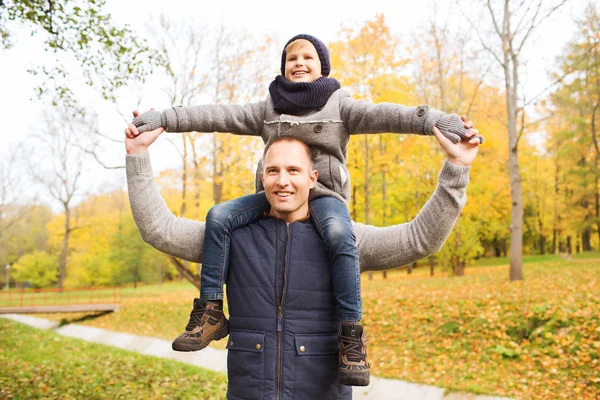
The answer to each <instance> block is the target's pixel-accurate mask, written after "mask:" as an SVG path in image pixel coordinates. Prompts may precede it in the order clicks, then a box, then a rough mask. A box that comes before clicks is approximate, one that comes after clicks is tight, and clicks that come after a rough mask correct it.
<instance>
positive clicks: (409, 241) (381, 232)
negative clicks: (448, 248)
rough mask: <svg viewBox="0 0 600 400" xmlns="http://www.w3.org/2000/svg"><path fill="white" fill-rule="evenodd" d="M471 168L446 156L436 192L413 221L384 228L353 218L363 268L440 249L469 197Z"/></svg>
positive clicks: (377, 267) (384, 266) (389, 266)
mask: <svg viewBox="0 0 600 400" xmlns="http://www.w3.org/2000/svg"><path fill="white" fill-rule="evenodd" d="M470 169H471V167H460V166H457V165H454V164H452V163H450V162H449V161H448V160H446V161H445V162H444V166H443V168H442V170H441V172H440V174H439V175H438V186H437V188H436V189H435V191H434V193H433V195H432V196H431V197H430V198H429V200H428V201H427V203H425V205H424V206H423V208H422V209H421V211H420V212H419V214H417V216H416V217H415V218H414V219H413V220H412V221H410V222H407V223H403V224H399V225H394V226H389V227H385V228H380V227H375V226H370V225H364V224H360V223H354V222H353V224H354V233H355V235H356V244H357V248H358V258H359V263H360V268H361V271H378V270H387V269H393V268H399V267H401V266H403V265H407V264H410V263H413V262H415V261H417V260H420V259H422V258H424V257H427V256H430V255H432V254H434V253H436V252H437V251H439V250H440V249H441V248H442V245H443V244H444V242H445V241H446V239H447V238H448V236H449V235H450V232H451V231H452V228H453V227H454V224H455V223H456V220H457V219H458V217H459V216H460V213H461V211H462V209H463V207H464V205H465V203H466V201H467V193H466V192H467V184H468V182H469V171H470Z"/></svg>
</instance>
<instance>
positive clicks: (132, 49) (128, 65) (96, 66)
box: [0, 0, 163, 111]
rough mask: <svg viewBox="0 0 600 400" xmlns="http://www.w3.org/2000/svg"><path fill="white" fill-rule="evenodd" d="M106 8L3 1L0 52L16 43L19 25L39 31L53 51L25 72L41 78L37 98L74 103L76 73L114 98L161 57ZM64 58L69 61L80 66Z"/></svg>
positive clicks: (84, 0)
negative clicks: (45, 61)
mask: <svg viewBox="0 0 600 400" xmlns="http://www.w3.org/2000/svg"><path fill="white" fill-rule="evenodd" d="M105 8H106V1H105V0H69V1H67V0H29V1H24V0H2V1H0V51H1V50H2V49H7V48H10V47H11V46H13V45H14V44H15V38H14V36H13V34H12V31H13V30H14V28H16V27H17V26H18V25H21V26H24V27H26V28H27V29H28V30H29V31H30V32H31V34H32V35H38V36H41V37H42V38H43V40H44V43H45V45H46V51H47V52H49V53H51V54H52V55H53V56H54V64H52V65H48V64H42V65H34V66H33V67H32V69H31V71H30V72H31V73H32V74H33V75H40V76H42V77H43V81H42V83H41V85H40V86H38V87H37V88H36V93H37V94H38V96H39V97H48V98H50V99H51V100H52V102H53V104H55V105H58V104H61V105H63V106H64V105H66V106H70V107H75V106H77V97H76V94H75V93H74V92H73V81H72V80H73V75H75V76H77V74H79V75H81V76H82V77H83V79H84V81H85V83H86V84H87V85H88V86H90V87H92V88H94V89H96V90H98V91H99V92H100V93H101V94H102V96H103V97H104V98H105V99H107V100H111V101H115V100H116V90H117V89H119V88H121V87H123V86H125V85H127V84H128V83H130V82H140V81H143V80H144V79H145V77H146V76H147V75H148V74H150V73H151V72H152V71H153V69H154V67H155V66H157V65H161V64H162V63H163V58H162V54H161V53H159V52H157V51H155V50H153V49H151V48H149V47H148V45H147V43H146V41H145V40H144V39H140V38H138V37H137V36H136V34H135V33H134V32H133V31H132V30H131V29H130V28H129V27H127V26H125V27H122V26H118V25H117V24H115V23H114V22H113V20H112V17H111V15H110V14H108V13H107V12H106V11H105ZM65 60H74V61H75V63H76V65H78V66H79V70H78V71H73V67H72V65H71V64H70V63H69V62H65ZM67 65H68V66H67ZM74 72H75V73H74ZM80 111H82V109H80Z"/></svg>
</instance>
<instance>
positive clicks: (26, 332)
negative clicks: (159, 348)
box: [0, 318, 226, 399]
mask: <svg viewBox="0 0 600 400" xmlns="http://www.w3.org/2000/svg"><path fill="white" fill-rule="evenodd" d="M0 365H2V368H0V398H2V399H10V398H15V399H84V398H85V399H108V398H110V399H117V398H119V399H147V398H155V399H158V398H160V399H192V398H195V399H224V398H225V389H226V377H225V375H223V374H218V373H215V372H211V371H206V370H203V369H201V368H196V367H193V366H190V365H187V364H183V363H179V362H176V361H170V360H164V359H160V358H156V357H149V356H143V355H139V354H136V353H132V352H128V351H125V350H120V349H115V348H112V347H109V346H103V345H99V344H95V343H87V342H85V341H82V340H79V339H72V338H66V337H64V336H60V335H58V334H56V333H54V332H52V331H45V330H39V329H35V328H31V327H28V326H26V325H22V324H18V323H16V322H13V321H10V320H6V319H3V318H2V319H0Z"/></svg>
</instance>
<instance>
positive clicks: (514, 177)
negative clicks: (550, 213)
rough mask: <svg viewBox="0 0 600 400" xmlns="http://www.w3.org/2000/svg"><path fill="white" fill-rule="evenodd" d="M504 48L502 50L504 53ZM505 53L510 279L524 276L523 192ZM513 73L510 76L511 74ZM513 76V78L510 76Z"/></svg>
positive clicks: (513, 98)
mask: <svg viewBox="0 0 600 400" xmlns="http://www.w3.org/2000/svg"><path fill="white" fill-rule="evenodd" d="M506 51H507V50H505V53H506ZM508 58H509V57H508V54H506V55H505V59H506V61H507V62H506V63H505V65H506V66H507V68H505V79H506V110H507V112H508V146H509V147H508V170H509V176H510V198H511V210H510V255H509V258H510V273H509V276H510V280H511V281H520V280H522V279H523V193H522V188H521V173H520V171H519V153H518V136H517V92H516V90H517V88H518V87H519V85H518V82H519V80H518V75H517V69H518V65H517V64H516V61H515V60H513V61H512V67H513V69H512V71H510V70H509V69H508V65H510V64H509V63H508ZM511 72H512V75H511ZM511 78H512V79H511Z"/></svg>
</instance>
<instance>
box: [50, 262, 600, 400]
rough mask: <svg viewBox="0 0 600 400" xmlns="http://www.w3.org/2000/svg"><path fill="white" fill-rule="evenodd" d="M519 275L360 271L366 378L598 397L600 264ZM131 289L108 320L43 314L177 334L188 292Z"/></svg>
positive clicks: (490, 270) (499, 270)
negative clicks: (369, 273)
mask: <svg viewBox="0 0 600 400" xmlns="http://www.w3.org/2000/svg"><path fill="white" fill-rule="evenodd" d="M598 255H599V256H600V253H599V254H598ZM523 274H524V277H525V280H524V281H521V282H513V283H509V282H508V267H507V264H503V265H498V266H485V265H480V266H478V267H476V268H467V270H466V276H464V277H460V278H458V277H448V276H447V272H442V271H439V270H436V276H434V277H430V276H429V270H428V268H427V266H425V265H423V266H422V267H419V268H417V269H416V270H414V272H413V273H412V274H411V275H407V274H406V272H405V271H394V272H392V273H389V274H388V278H387V279H385V280H384V279H383V278H382V275H381V274H380V273H379V274H374V278H373V280H368V279H367V276H366V274H363V277H362V279H363V280H362V284H363V287H362V291H363V307H364V315H365V318H364V323H365V326H366V328H367V333H368V334H369V338H370V339H369V340H370V341H369V358H370V361H371V364H372V369H373V374H375V375H378V376H384V377H389V378H396V379H403V380H407V381H412V382H419V383H427V384H433V385H437V386H443V387H447V388H448V389H450V390H464V391H471V392H478V393H485V394H494V395H501V396H510V397H514V398H519V399H544V400H546V399H560V398H565V399H598V398H600V360H599V352H600V296H599V295H598V292H599V291H600V290H599V289H600V258H596V259H594V258H590V257H584V258H577V257H573V259H572V260H563V259H560V258H556V259H554V260H552V259H550V261H549V260H548V259H546V258H545V256H544V257H538V258H537V259H535V258H533V259H531V260H527V262H526V263H525V264H524V269H523ZM172 288H175V289H173V290H172ZM137 290H138V292H137V294H136V295H135V296H128V297H126V298H124V300H123V303H122V307H121V309H120V311H119V312H117V313H114V314H107V315H103V316H101V317H98V318H96V319H88V320H84V321H77V319H78V318H80V317H81V316H77V315H72V314H63V315H56V314H55V315H51V314H50V315H47V316H45V317H48V318H52V319H58V320H60V319H63V318H67V319H69V320H70V321H75V322H78V323H83V324H85V325H90V326H96V327H101V328H105V329H111V330H116V331H123V332H129V333H134V334H141V335H147V336H155V337H161V338H164V339H173V338H175V337H176V336H177V335H178V334H179V333H180V331H181V330H182V329H183V327H184V326H185V323H186V322H187V319H188V314H189V311H190V306H191V301H192V298H193V297H194V296H197V291H196V289H195V288H194V287H193V286H192V285H190V284H187V285H181V284H173V286H172V287H171V285H163V286H162V287H161V288H158V287H156V286H153V287H145V288H142V289H137ZM224 345H225V341H223V340H222V341H220V342H217V343H216V345H215V347H219V348H223V347H224Z"/></svg>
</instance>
